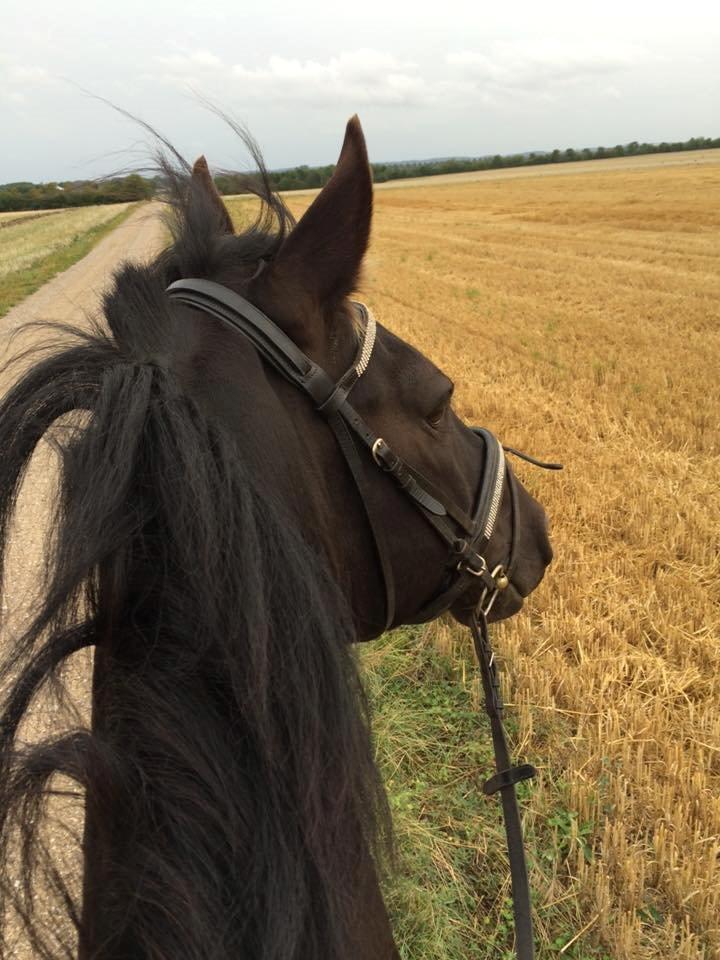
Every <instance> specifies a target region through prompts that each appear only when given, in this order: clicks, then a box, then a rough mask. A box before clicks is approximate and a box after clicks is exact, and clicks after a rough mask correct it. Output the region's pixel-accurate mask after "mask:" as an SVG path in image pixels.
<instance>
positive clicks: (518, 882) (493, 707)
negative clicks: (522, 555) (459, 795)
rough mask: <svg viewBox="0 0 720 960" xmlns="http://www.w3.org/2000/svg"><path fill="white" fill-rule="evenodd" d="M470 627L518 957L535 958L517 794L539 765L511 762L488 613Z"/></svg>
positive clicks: (490, 788)
mask: <svg viewBox="0 0 720 960" xmlns="http://www.w3.org/2000/svg"><path fill="white" fill-rule="evenodd" d="M470 629H471V631H472V635H473V640H474V642H475V653H476V654H477V658H478V663H479V665H480V676H481V678H482V684H483V691H484V693H485V709H486V710H487V713H488V716H489V717H490V729H491V732H492V739H493V747H494V749H495V766H496V768H497V771H498V772H497V774H496V775H495V776H494V777H491V778H490V779H489V780H488V782H487V783H486V784H485V792H486V793H494V792H495V791H496V790H497V791H499V792H500V798H501V800H502V808H503V817H504V820H505V835H506V838H507V849H508V858H509V860H510V875H511V878H512V900H513V913H514V915H515V951H516V953H517V956H518V960H533V958H534V956H535V945H534V939H533V924H532V904H531V901H530V884H529V882H528V873H527V864H526V862H525V850H524V848H523V835H522V823H521V821H520V810H519V809H518V802H517V796H516V795H515V784H516V783H517V782H518V781H519V780H525V779H527V777H529V776H533V775H534V774H535V768H534V767H532V766H531V765H530V764H523V765H522V766H520V767H513V766H512V763H511V761H510V750H509V748H508V743H507V737H506V736H505V728H504V727H503V723H502V713H503V702H502V697H501V694H500V681H499V678H498V674H497V670H496V668H495V658H494V656H493V652H492V648H491V646H490V638H489V636H488V629H487V620H486V619H485V615H484V614H482V613H480V614H479V615H476V616H473V618H472V619H471V621H470ZM530 771H532V772H530ZM488 788H489V789H488Z"/></svg>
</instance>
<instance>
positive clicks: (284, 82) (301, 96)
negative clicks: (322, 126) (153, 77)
mask: <svg viewBox="0 0 720 960" xmlns="http://www.w3.org/2000/svg"><path fill="white" fill-rule="evenodd" d="M158 62H159V63H160V64H161V66H162V67H164V69H165V74H164V77H163V79H164V80H165V81H166V82H168V81H169V82H171V83H177V82H181V83H184V84H186V85H188V84H189V85H190V86H196V85H201V84H206V83H207V82H208V81H210V80H215V81H220V82H222V83H230V84H231V85H232V87H233V89H234V90H235V91H236V92H238V93H240V94H242V96H243V98H244V99H245V100H263V101H280V102H282V103H293V102H302V103H307V104H312V103H314V104H327V103H342V102H345V101H347V102H352V103H353V104H357V105H358V106H367V105H368V104H373V105H384V106H409V105H413V104H421V103H430V102H433V100H434V99H435V97H434V94H433V91H432V87H431V86H430V85H429V84H428V82H427V81H426V80H425V79H424V78H423V77H422V76H421V75H420V72H419V70H418V66H417V64H415V63H413V62H412V61H408V60H401V59H399V58H397V57H394V56H392V55H391V54H388V53H384V52H382V51H379V50H373V49H368V48H365V49H361V50H352V51H345V52H343V53H340V54H338V55H337V56H334V57H330V58H329V59H328V60H325V61H319V60H300V59H292V58H287V57H280V56H271V57H269V58H268V60H267V61H266V62H265V63H264V64H262V65H261V66H258V67H247V66H245V65H244V64H242V63H236V64H233V65H226V64H224V63H223V62H222V61H221V60H220V59H219V58H218V57H216V56H214V55H213V54H210V53H208V52H207V51H195V52H190V53H187V54H176V55H174V56H171V57H159V58H158Z"/></svg>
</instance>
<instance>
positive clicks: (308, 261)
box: [255, 116, 372, 342]
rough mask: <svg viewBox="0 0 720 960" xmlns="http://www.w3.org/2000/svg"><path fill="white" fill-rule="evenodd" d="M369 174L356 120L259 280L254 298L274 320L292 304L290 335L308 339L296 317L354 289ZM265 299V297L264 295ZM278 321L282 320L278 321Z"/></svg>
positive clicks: (367, 218)
mask: <svg viewBox="0 0 720 960" xmlns="http://www.w3.org/2000/svg"><path fill="white" fill-rule="evenodd" d="M371 219H372V174H371V172H370V164H369V163H368V155H367V148H366V146H365V137H364V136H363V132H362V127H361V126H360V121H359V120H358V118H357V116H354V117H352V118H351V119H350V120H349V121H348V124H347V127H346V130H345V140H344V141H343V145H342V150H341V151H340V157H339V159H338V162H337V166H336V167H335V171H334V173H333V175H332V177H331V178H330V180H329V181H328V182H327V184H326V185H325V186H324V187H323V189H322V190H321V191H320V193H319V194H318V195H317V197H315V199H314V200H313V202H312V203H311V204H310V206H309V207H308V209H307V211H306V212H305V214H304V215H303V217H302V218H301V220H300V222H299V223H298V225H297V226H296V227H295V229H294V230H293V231H292V233H290V235H289V236H288V238H287V240H286V241H285V243H284V244H283V245H282V247H281V248H280V250H279V252H278V254H277V255H276V257H275V259H274V260H273V261H272V263H271V265H270V268H269V269H268V270H265V271H264V273H263V274H261V276H260V277H259V278H258V284H257V287H256V288H255V290H256V292H257V295H258V299H259V300H261V301H264V302H268V300H272V301H273V304H274V306H275V311H276V313H275V316H276V317H277V309H278V307H280V310H281V314H282V313H284V312H285V311H284V310H283V309H282V306H281V304H282V303H283V301H285V302H288V301H289V300H290V299H292V300H293V301H294V302H295V304H296V305H297V304H298V299H302V301H304V303H303V306H304V307H305V309H304V310H303V309H302V308H301V309H300V310H299V311H298V310H297V306H296V310H295V314H294V317H293V320H292V321H291V322H290V324H289V325H290V326H292V327H293V328H295V329H293V330H288V333H289V334H290V336H292V337H293V338H295V339H296V341H297V342H300V341H301V340H305V341H307V340H308V339H311V338H312V337H313V332H312V331H308V330H305V331H303V330H298V329H297V326H298V320H299V314H305V316H306V317H308V316H309V315H310V314H314V315H315V316H317V314H318V312H319V311H320V312H322V311H324V310H325V309H326V308H328V307H330V308H332V307H333V306H336V305H337V304H338V303H339V302H340V301H342V300H343V299H344V298H345V297H346V296H347V295H348V294H349V293H351V292H352V291H353V290H355V289H356V287H357V283H358V279H359V276H360V268H361V266H362V261H363V257H364V256H365V251H366V250H367V246H368V241H369V239H370V222H371ZM268 295H269V296H268ZM280 322H282V321H281V320H280Z"/></svg>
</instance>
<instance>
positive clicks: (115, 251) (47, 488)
mask: <svg viewBox="0 0 720 960" xmlns="http://www.w3.org/2000/svg"><path fill="white" fill-rule="evenodd" d="M158 212H159V205H157V204H151V205H144V206H142V207H141V208H139V209H138V210H137V211H135V212H134V213H133V214H132V215H131V216H130V217H129V218H128V219H127V220H126V221H125V222H124V223H122V224H121V225H120V226H119V227H118V228H117V229H115V230H114V231H113V232H112V233H111V234H109V235H108V236H107V237H104V238H103V240H101V241H100V243H99V244H98V245H97V246H96V247H95V248H94V249H93V250H91V251H90V253H89V254H88V255H87V256H86V257H84V259H82V260H80V261H79V262H78V263H76V264H74V265H73V266H72V267H70V268H69V269H68V270H66V271H65V272H64V273H62V274H59V275H58V276H57V277H55V278H54V279H53V280H51V281H50V282H49V283H47V284H45V286H43V287H42V288H41V289H40V290H38V291H37V292H36V293H34V294H33V295H32V296H31V297H28V299H27V300H25V301H24V302H23V303H21V304H19V305H18V306H17V307H15V308H13V310H11V311H10V313H9V314H7V315H6V316H5V317H4V318H2V319H0V341H1V342H2V361H0V362H1V363H2V364H3V365H4V363H5V362H6V361H7V360H8V359H9V357H11V356H15V355H16V354H17V353H18V352H19V351H20V350H22V349H23V348H25V347H27V346H30V345H38V346H42V343H43V338H45V339H46V338H47V336H48V335H47V332H44V331H43V332H40V331H31V332H24V331H21V332H20V333H18V328H19V327H21V326H22V325H23V324H24V323H27V322H28V321H32V320H48V321H51V322H59V323H60V322H68V323H74V324H79V323H82V322H83V318H84V317H87V316H88V315H92V314H95V313H97V311H98V307H99V302H100V297H101V295H102V293H103V291H104V290H105V289H106V287H107V286H108V285H109V283H110V282H111V279H112V273H113V270H114V269H115V268H116V267H117V266H118V265H119V264H120V263H121V262H122V261H123V260H133V261H144V260H147V259H149V258H150V257H151V256H152V255H153V254H154V253H155V252H157V250H158V249H159V248H160V246H161V245H162V242H163V228H162V224H161V222H160V220H159V219H158ZM13 335H14V336H13ZM23 365H24V364H20V365H18V367H20V366H23ZM18 372H19V369H18V368H14V369H13V370H11V371H10V372H8V371H5V370H4V369H3V370H2V371H1V372H0V393H2V394H4V393H5V392H6V390H7V389H8V387H9V386H10V384H11V382H12V380H13V379H15V377H16V376H17V373H18ZM56 476H57V471H56V466H55V455H54V454H53V452H52V450H51V449H50V447H49V445H48V444H47V443H41V444H40V445H39V447H38V449H37V451H36V453H35V455H34V456H33V459H32V461H31V464H30V468H29V470H28V474H27V477H26V479H25V482H24V484H23V487H22V492H21V495H20V499H19V503H18V509H17V513H16V518H15V522H14V526H13V529H12V532H11V542H10V548H9V551H8V564H7V578H6V588H5V594H4V596H3V598H2V633H1V634H0V643H3V644H4V643H7V642H8V641H9V640H11V639H12V637H13V635H15V634H16V633H17V631H18V630H19V628H20V627H21V626H22V624H23V622H24V620H25V619H26V617H27V615H28V613H29V612H30V611H31V610H32V607H33V594H34V592H35V590H36V589H37V585H38V583H39V579H40V576H41V572H42V565H43V558H44V548H45V541H46V537H47V526H48V516H49V511H50V509H51V508H52V504H53V497H54V496H55V493H56ZM91 669H92V658H91V656H90V655H86V656H76V657H75V658H73V663H72V666H71V671H70V675H69V680H70V683H71V686H72V698H73V702H74V705H75V706H76V708H77V709H78V710H79V712H80V714H81V716H85V717H87V716H88V707H89V694H90V676H91ZM65 722H66V721H65ZM65 722H64V721H63V720H62V719H61V714H60V712H59V710H58V708H57V706H56V705H55V704H54V703H53V702H51V701H50V700H46V699H45V698H43V699H42V701H41V702H40V703H38V704H37V705H36V708H35V709H34V710H33V715H32V719H31V722H30V724H29V725H28V727H27V728H25V730H24V734H25V735H26V736H31V737H33V738H35V737H36V736H37V735H38V734H47V733H48V732H51V731H57V728H58V725H60V724H63V725H65ZM64 819H65V820H66V821H70V823H71V824H72V827H73V828H74V829H75V830H80V829H81V822H79V821H81V819H82V818H81V815H80V814H79V813H78V811H77V807H75V809H74V812H73V813H71V814H70V815H69V816H65V817H64ZM52 845H53V849H54V851H55V855H56V856H58V857H59V859H60V861H61V862H62V861H63V860H65V858H66V857H67V858H68V860H67V862H68V863H70V864H72V863H73V852H74V849H75V847H74V844H70V845H68V846H67V847H66V841H64V840H62V839H61V838H60V837H58V838H57V839H56V838H55V837H53V838H52ZM6 935H8V936H9V937H10V939H11V941H12V938H13V936H17V937H18V940H17V941H16V942H14V943H12V942H11V944H10V947H9V949H10V954H9V955H10V956H11V957H12V958H13V960H26V958H27V960H30V957H31V956H32V954H31V952H30V951H29V949H28V947H27V945H26V944H25V943H24V940H23V938H22V937H21V936H20V935H19V930H18V928H17V927H16V926H15V924H14V923H13V921H12V920H10V923H9V929H8V930H7V931H6Z"/></svg>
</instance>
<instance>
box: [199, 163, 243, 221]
mask: <svg viewBox="0 0 720 960" xmlns="http://www.w3.org/2000/svg"><path fill="white" fill-rule="evenodd" d="M190 189H191V190H199V191H201V192H202V193H204V194H205V196H206V197H207V198H208V199H209V200H210V201H211V203H212V205H213V208H214V210H215V213H216V216H217V220H218V225H219V226H220V229H221V231H222V232H223V233H235V228H234V227H233V222H232V218H231V217H230V214H229V213H228V209H227V207H226V206H225V204H224V203H223V201H222V197H221V196H220V194H219V192H218V188H217V187H216V186H215V181H214V180H213V178H212V176H211V175H210V168H209V167H208V165H207V160H206V159H205V157H203V156H200V157H198V158H197V160H196V161H195V163H194V164H193V168H192V177H191V179H190Z"/></svg>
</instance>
